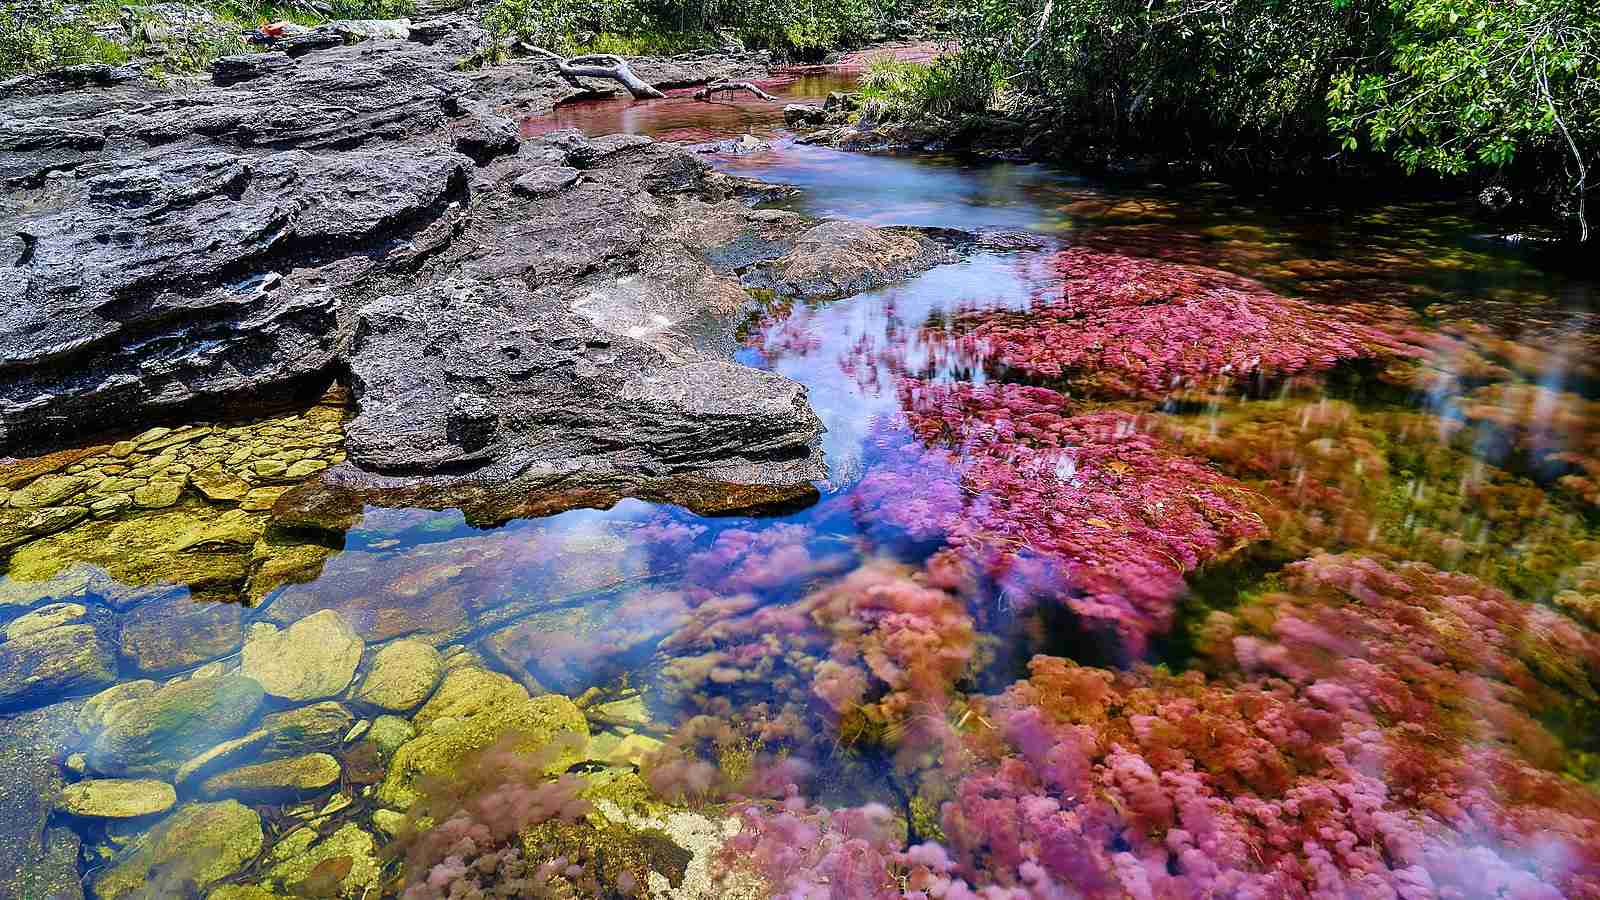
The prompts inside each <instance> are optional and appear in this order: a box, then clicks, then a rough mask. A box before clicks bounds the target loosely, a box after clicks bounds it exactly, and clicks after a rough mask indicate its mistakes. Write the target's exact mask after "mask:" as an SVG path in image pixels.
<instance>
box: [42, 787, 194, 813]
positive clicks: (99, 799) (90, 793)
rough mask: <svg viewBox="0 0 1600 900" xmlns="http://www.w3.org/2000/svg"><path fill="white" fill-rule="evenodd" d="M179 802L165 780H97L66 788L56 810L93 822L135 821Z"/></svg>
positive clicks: (167, 808)
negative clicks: (102, 820)
mask: <svg viewBox="0 0 1600 900" xmlns="http://www.w3.org/2000/svg"><path fill="white" fill-rule="evenodd" d="M177 802H178V794H177V792H176V791H175V790H173V788H172V785H170V784H167V783H166V782H165V781H155V780H152V779H142V778H95V779H90V780H88V781H79V782H76V783H75V784H69V785H67V786H66V788H65V789H64V790H62V792H61V799H60V800H58V801H57V802H56V809H58V810H60V811H61V812H64V813H68V814H70V815H74V816H83V817H85V818H90V819H136V818H138V817H140V816H150V815H155V814H156V813H162V812H166V811H167V810H169V809H171V808H172V807H173V805H174V804H176V803H177Z"/></svg>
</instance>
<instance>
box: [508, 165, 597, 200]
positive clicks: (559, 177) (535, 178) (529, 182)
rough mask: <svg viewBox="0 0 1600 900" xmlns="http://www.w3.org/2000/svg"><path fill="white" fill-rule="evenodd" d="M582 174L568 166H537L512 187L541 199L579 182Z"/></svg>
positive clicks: (519, 178)
mask: <svg viewBox="0 0 1600 900" xmlns="http://www.w3.org/2000/svg"><path fill="white" fill-rule="evenodd" d="M580 174H581V173H580V172H579V171H578V170H577V169H573V168H570V167H568V166H535V167H533V168H532V169H529V170H528V171H527V172H526V173H525V174H523V175H522V176H520V177H518V178H517V180H516V181H514V182H512V186H513V187H515V188H516V189H517V190H519V191H521V192H522V193H524V194H528V195H530V196H534V197H541V196H544V195H545V194H554V193H555V192H556V191H559V190H561V189H562V188H564V187H567V186H568V185H570V184H572V183H573V182H575V181H577V180H578V176H579V175H580Z"/></svg>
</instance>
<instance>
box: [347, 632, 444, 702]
mask: <svg viewBox="0 0 1600 900" xmlns="http://www.w3.org/2000/svg"><path fill="white" fill-rule="evenodd" d="M443 671H444V658H443V657H442V656H440V655H439V651H438V650H437V649H435V648H434V647H433V645H432V644H427V643H424V642H422V641H415V640H402V641H395V642H394V643H392V644H389V645H387V646H385V647H384V648H383V649H381V650H379V651H378V652H377V653H376V654H374V655H373V657H372V663H371V665H370V668H368V669H367V675H366V677H365V678H363V679H362V680H361V685H360V687H358V688H356V695H355V699H356V700H358V701H360V702H362V703H368V704H371V705H373V706H376V707H378V708H380V709H386V710H391V711H395V712H404V711H406V710H409V709H413V708H415V707H416V706H417V705H418V704H420V703H421V702H422V701H424V700H426V699H428V696H429V695H430V694H432V693H433V688H434V686H435V685H437V684H438V683H439V675H440V673H441V672H443Z"/></svg>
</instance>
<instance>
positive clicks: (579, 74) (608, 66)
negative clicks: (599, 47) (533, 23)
mask: <svg viewBox="0 0 1600 900" xmlns="http://www.w3.org/2000/svg"><path fill="white" fill-rule="evenodd" d="M519 46H521V47H522V49H524V50H526V51H528V52H529V53H537V54H539V55H540V56H543V57H546V58H547V59H552V60H555V64H556V71H557V72H560V73H561V74H562V76H563V77H565V78H567V79H568V80H571V79H575V78H609V79H610V80H612V81H615V82H617V83H618V84H621V85H622V86H623V87H625V88H627V89H628V93H630V94H632V95H633V98H634V99H635V100H654V99H657V98H660V97H665V96H666V94H663V93H661V92H660V91H658V90H656V89H655V88H654V87H652V86H651V85H650V84H648V83H647V82H645V81H644V80H642V79H641V78H640V77H639V76H637V75H635V74H633V70H632V69H630V68H628V61H627V60H625V59H623V58H622V57H620V56H616V55H613V54H610V53H589V54H585V55H583V56H574V57H572V58H571V59H567V58H566V57H563V56H559V55H557V54H555V53H551V52H550V51H549V50H546V49H544V48H543V47H535V46H533V45H532V44H527V43H523V44H520V45H519Z"/></svg>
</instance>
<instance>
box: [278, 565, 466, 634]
mask: <svg viewBox="0 0 1600 900" xmlns="http://www.w3.org/2000/svg"><path fill="white" fill-rule="evenodd" d="M461 563H462V558H461V556H460V553H459V548H458V547H428V548H425V549H420V550H419V551H417V552H415V553H413V554H412V557H411V566H409V567H408V568H409V571H407V573H406V574H405V576H404V577H403V578H399V579H397V578H396V577H395V573H394V571H393V570H392V566H393V558H392V557H391V556H389V555H387V554H382V553H369V552H366V551H345V552H343V553H341V554H339V555H338V556H337V557H335V558H334V559H332V560H330V561H329V562H328V564H327V565H326V566H325V567H324V568H323V570H322V572H321V575H320V577H318V578H317V579H316V581H315V582H312V583H309V584H289V585H286V586H284V587H283V588H282V589H281V590H280V591H279V592H278V593H277V594H276V595H275V596H274V597H273V598H272V603H271V604H270V605H268V606H267V608H266V611H265V613H264V616H265V618H266V619H268V620H270V621H272V622H275V623H278V624H283V625H287V624H289V623H291V622H293V621H295V620H297V619H299V618H300V617H302V616H307V615H313V614H315V613H316V612H317V611H318V610H330V609H331V610H337V611H338V613H339V614H340V615H341V616H343V617H344V619H345V621H348V622H356V623H359V624H360V631H359V634H360V635H361V637H363V638H365V639H366V640H368V641H371V642H373V643H378V642H381V641H387V640H390V639H393V638H397V637H407V636H412V635H415V636H417V637H418V638H419V639H422V640H426V641H428V642H429V643H435V644H442V643H448V642H449V641H451V640H454V639H458V638H460V637H463V636H464V635H465V634H466V633H467V630H468V627H469V623H468V612H467V609H466V605H465V602H464V597H463V596H462V594H463V589H462V588H461V587H459V586H456V585H453V584H452V581H453V580H455V579H456V578H457V577H458V576H461V575H462V567H461ZM474 565H477V563H474Z"/></svg>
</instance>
